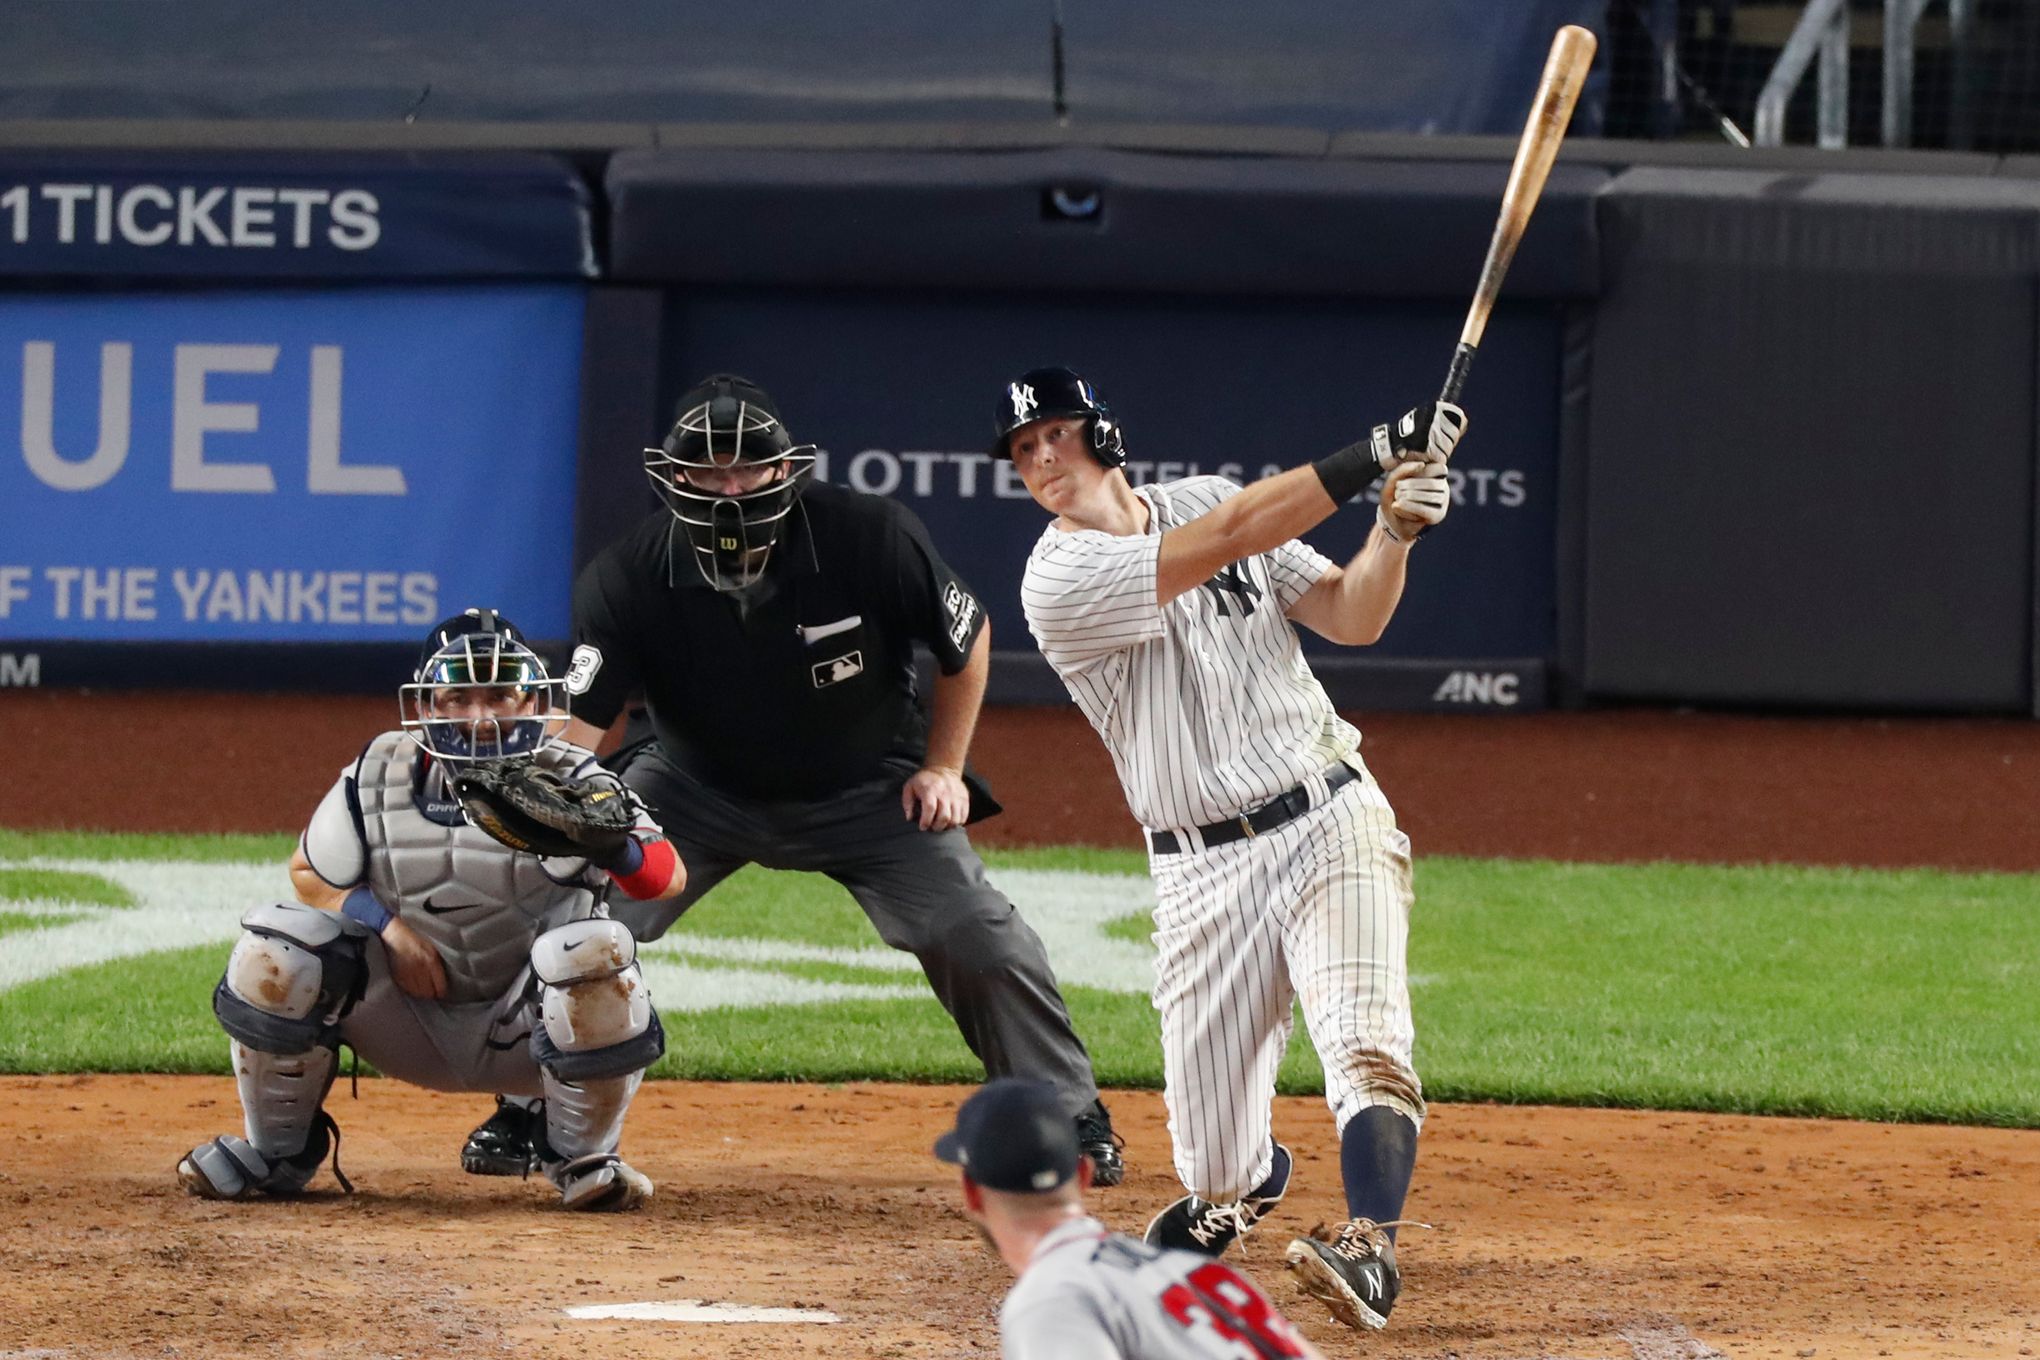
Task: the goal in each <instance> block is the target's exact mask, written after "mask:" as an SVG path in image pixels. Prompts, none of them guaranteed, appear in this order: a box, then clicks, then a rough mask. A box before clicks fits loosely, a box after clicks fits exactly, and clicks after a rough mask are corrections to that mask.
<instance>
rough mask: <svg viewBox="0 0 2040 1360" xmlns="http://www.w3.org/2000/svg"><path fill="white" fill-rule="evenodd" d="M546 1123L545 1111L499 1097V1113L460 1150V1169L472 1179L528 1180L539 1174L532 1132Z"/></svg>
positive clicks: (479, 1128) (536, 1151) (490, 1118)
mask: <svg viewBox="0 0 2040 1360" xmlns="http://www.w3.org/2000/svg"><path fill="white" fill-rule="evenodd" d="M544 1122H545V1112H544V1110H543V1108H540V1109H537V1110H527V1109H525V1108H524V1107H523V1106H522V1105H518V1104H514V1103H513V1102H511V1101H508V1100H505V1099H504V1098H503V1097H502V1096H497V1097H496V1112H495V1113H494V1114H492V1115H490V1116H489V1117H488V1118H487V1119H485V1120H483V1121H482V1122H481V1124H480V1125H478V1126H477V1127H476V1128H475V1131H474V1132H473V1133H471V1134H469V1135H468V1136H467V1142H466V1143H465V1144H464V1145H463V1146H462V1147H461V1150H460V1169H461V1170H463V1171H465V1172H467V1173H468V1175H470V1176H528V1175H530V1174H531V1173H532V1172H534V1171H536V1170H538V1150H537V1148H536V1147H535V1146H534V1140H533V1138H532V1131H533V1129H534V1128H536V1127H538V1126H540V1125H542V1124H543V1123H544Z"/></svg>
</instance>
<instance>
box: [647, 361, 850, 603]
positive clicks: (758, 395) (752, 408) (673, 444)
mask: <svg viewBox="0 0 2040 1360" xmlns="http://www.w3.org/2000/svg"><path fill="white" fill-rule="evenodd" d="M814 465H815V446H814V445H812V444H795V443H794V442H793V439H792V437H791V436H790V435H788V434H787V432H786V426H785V425H784V424H783V423H782V422H781V421H780V419H779V412H778V410H777V409H776V408H775V407H774V406H773V404H772V398H771V397H770V396H769V395H768V394H767V393H766V391H765V389H764V388H762V387H759V386H758V385H757V384H756V383H754V382H751V381H750V380H748V379H745V378H739V377H737V376H735V375H734V374H729V373H718V374H716V375H715V376H713V377H710V378H704V379H702V380H701V381H700V382H699V383H697V384H695V386H694V387H693V389H692V390H690V391H689V392H688V393H687V395H685V396H683V397H682V398H680V418H679V419H678V420H676V421H675V422H674V423H673V429H672V432H671V433H670V434H668V435H667V436H666V439H665V442H664V443H662V444H660V445H659V447H657V448H655V449H646V450H645V472H646V474H647V475H648V476H650V477H651V479H652V486H653V488H654V489H655V490H656V491H657V492H658V493H659V500H660V501H661V502H663V503H664V505H665V507H666V509H667V510H668V511H669V512H671V514H672V516H673V518H674V519H675V520H677V521H679V525H680V528H681V529H682V530H683V531H685V533H686V535H687V542H688V544H689V546H690V547H692V548H693V550H694V551H693V557H694V564H695V566H697V567H698V568H700V570H701V574H702V576H703V578H704V579H706V580H707V582H708V583H709V584H710V585H712V586H714V587H715V588H716V589H717V590H741V589H742V588H743V587H745V586H748V585H750V584H751V583H752V582H753V581H756V580H757V579H758V578H759V577H760V576H761V575H763V574H764V572H765V565H766V563H767V562H768V561H769V560H770V559H771V556H772V549H773V546H774V545H775V544H777V543H778V542H779V535H780V532H781V530H783V529H784V528H785V525H786V519H787V516H789V515H791V514H792V513H793V507H794V502H795V501H797V500H799V499H800V489H801V484H802V483H803V482H804V481H805V480H806V478H807V476H808V474H809V473H810V472H812V471H813V470H814Z"/></svg>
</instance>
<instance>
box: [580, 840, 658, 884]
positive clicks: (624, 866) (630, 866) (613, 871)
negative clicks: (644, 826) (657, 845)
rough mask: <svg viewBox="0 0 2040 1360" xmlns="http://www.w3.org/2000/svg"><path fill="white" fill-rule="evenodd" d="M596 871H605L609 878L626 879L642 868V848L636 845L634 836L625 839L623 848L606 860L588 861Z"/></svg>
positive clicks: (643, 860) (643, 855)
mask: <svg viewBox="0 0 2040 1360" xmlns="http://www.w3.org/2000/svg"><path fill="white" fill-rule="evenodd" d="M588 862H589V863H590V864H592V865H594V866H595V867H596V868H598V869H602V870H606V871H607V872H608V874H609V876H610V877H611V878H626V877H628V876H630V875H631V874H634V873H636V872H637V871H638V870H639V869H640V868H642V867H643V866H644V862H645V852H644V847H643V846H641V845H639V844H638V843H637V838H636V837H635V836H631V837H626V838H625V840H624V842H623V846H622V848H621V849H619V850H618V851H617V852H616V853H615V854H613V855H611V856H609V858H607V859H591V860H589V861H588Z"/></svg>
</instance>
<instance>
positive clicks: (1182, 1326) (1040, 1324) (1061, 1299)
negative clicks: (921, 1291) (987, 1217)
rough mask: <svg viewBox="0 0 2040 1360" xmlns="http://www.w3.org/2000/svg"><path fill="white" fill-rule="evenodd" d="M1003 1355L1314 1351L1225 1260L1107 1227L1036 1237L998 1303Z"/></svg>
mask: <svg viewBox="0 0 2040 1360" xmlns="http://www.w3.org/2000/svg"><path fill="white" fill-rule="evenodd" d="M999 1344H1000V1348H1001V1351H1002V1353H1003V1354H1004V1356H1005V1360H1278V1358H1280V1357H1303V1356H1310V1355H1313V1354H1314V1352H1313V1351H1312V1350H1311V1348H1310V1347H1309V1346H1308V1344H1307V1343H1306V1342H1305V1341H1304V1340H1303V1338H1302V1336H1301V1335H1299V1334H1298V1332H1297V1330H1296V1328H1295V1326H1294V1325H1293V1324H1292V1323H1291V1322H1290V1321H1289V1319H1287V1318H1285V1317H1283V1316H1282V1314H1281V1313H1279V1312H1277V1311H1276V1309H1275V1305H1274V1304H1272V1303H1270V1302H1269V1301H1268V1298H1267V1296H1266V1295H1265V1294H1263V1293H1262V1292H1261V1291H1260V1290H1259V1289H1258V1288H1256V1287H1255V1285H1254V1284H1253V1282H1252V1281H1250V1280H1248V1279H1246V1278H1245V1277H1244V1276H1242V1275H1241V1274H1240V1273H1239V1272H1238V1271H1236V1270H1234V1269H1233V1268H1232V1267H1231V1266H1229V1265H1226V1264H1225V1263H1224V1262H1222V1261H1214V1260H1212V1259H1211V1258H1210V1257H1206V1256H1196V1255H1192V1254H1191V1253H1189V1252H1187V1251H1163V1250H1161V1249H1159V1248H1156V1247H1150V1246H1148V1245H1146V1244H1145V1243H1143V1242H1138V1241H1136V1240H1134V1239H1133V1238H1131V1237H1125V1236H1122V1235H1120V1234H1118V1233H1113V1232H1108V1231H1107V1230H1106V1228H1105V1226H1104V1225H1103V1224H1101V1223H1099V1222H1098V1221H1097V1220H1096V1219H1092V1218H1086V1219H1077V1220H1074V1221H1072V1222H1069V1223H1066V1224H1064V1225H1063V1226H1061V1227H1059V1228H1057V1229H1056V1230H1055V1231H1054V1232H1052V1233H1050V1234H1049V1235H1048V1236H1047V1237H1045V1238H1043V1239H1042V1240H1041V1244H1040V1245H1039V1246H1038V1247H1037V1248H1036V1249H1035V1252H1034V1257H1033V1259H1032V1260H1031V1261H1030V1262H1029V1263H1028V1266H1027V1273H1026V1274H1025V1275H1023V1276H1022V1277H1021V1278H1020V1282H1019V1283H1018V1284H1017V1285H1015V1286H1014V1287H1013V1292H1012V1293H1010V1294H1008V1295H1007V1296H1006V1302H1005V1305H1004V1306H1003V1307H1001V1308H1000V1310H999Z"/></svg>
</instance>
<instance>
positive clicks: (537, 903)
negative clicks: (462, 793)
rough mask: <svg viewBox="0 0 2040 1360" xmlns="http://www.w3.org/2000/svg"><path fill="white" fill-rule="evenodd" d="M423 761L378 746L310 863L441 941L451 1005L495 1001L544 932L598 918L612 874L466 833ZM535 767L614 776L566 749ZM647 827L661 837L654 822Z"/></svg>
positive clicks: (319, 816) (353, 772)
mask: <svg viewBox="0 0 2040 1360" xmlns="http://www.w3.org/2000/svg"><path fill="white" fill-rule="evenodd" d="M421 757H422V753H421V752H420V751H419V750H418V747H417V745H416V744H415V743H414V742H412V741H411V739H410V738H409V737H408V736H407V735H405V734H404V733H402V732H385V733H383V734H382V735H381V736H379V737H377V738H376V739H375V740H374V741H371V742H370V743H369V744H368V747H367V749H366V750H364V751H363V752H362V753H361V757H360V759H358V760H357V761H356V762H355V763H354V764H353V765H352V766H350V767H349V768H348V769H346V770H344V771H342V773H341V776H340V778H339V780H338V781H337V782H336V783H335V784H334V786H333V788H332V789H331V790H330V791H328V792H327V794H326V797H325V799H324V800H323V801H322V802H320V804H319V807H318V810H317V811H315V812H314V813H313V814H312V820H311V822H310V823H309V824H308V825H307V826H306V828H305V832H304V840H303V847H304V852H305V859H306V860H307V861H308V862H309V863H310V864H311V866H312V868H313V869H314V870H315V871H316V872H317V873H318V875H319V876H320V877H321V878H323V879H325V880H326V881H327V882H328V883H331V884H332V885H333V886H335V887H338V888H347V887H352V886H354V885H355V884H357V883H361V882H364V881H366V882H367V883H368V885H369V886H370V887H371V888H372V889H374V891H375V895H376V897H377V899H378V900H380V901H381V902H382V904H383V905H384V906H386V907H388V908H389V909H390V911H391V912H393V913H395V914H396V915H397V916H400V917H402V918H403V921H404V924H405V925H407V926H409V927H411V929H413V930H415V931H417V932H418V933H419V934H420V935H422V936H424V937H425V938H426V939H427V940H429V941H431V942H432V944H433V945H434V946H435V947H436V948H437V949H438V951H439V956H440V959H441V961H442V962H443V963H444V964H445V967H446V988H447V990H446V996H445V998H444V999H445V1000H446V1001H447V1002H448V1003H450V1004H457V1003H461V1002H474V1001H494V1000H496V999H498V998H499V997H501V996H503V995H504V993H505V992H506V991H507V990H508V989H509V988H511V987H512V986H514V985H517V984H518V983H519V982H521V980H522V978H523V975H524V971H525V967H526V965H527V964H528V963H529V962H530V958H531V942H532V940H533V939H534V938H535V937H537V936H538V935H539V934H540V933H541V932H542V931H545V930H547V929H550V928H551V927H553V926H557V925H563V924H565V923H566V922H568V921H579V920H583V919H585V918H587V917H589V916H592V915H596V914H598V909H599V908H598V904H599V898H598V896H597V894H598V892H599V891H600V889H601V888H602V886H603V885H604V884H605V883H606V882H607V881H608V879H607V875H605V874H603V873H602V872H601V871H600V870H596V869H592V868H590V867H589V865H588V863H587V861H585V860H579V859H546V860H541V859H539V858H537V857H535V856H532V855H524V854H514V853H511V852H509V851H507V850H506V849H505V848H504V847H503V846H502V845H501V844H499V843H498V842H496V841H495V840H493V839H491V838H490V837H489V835H488V834H487V833H486V832H483V831H481V830H479V829H477V828H475V827H473V826H470V825H468V823H467V820H466V819H465V818H464V817H463V816H462V815H461V812H460V807H459V804H457V803H455V802H453V801H452V798H451V795H450V794H447V793H445V792H444V790H442V789H438V788H437V787H436V783H435V782H434V781H426V786H425V787H423V788H421V787H420V781H419V779H418V761H419V760H420V759H421ZM533 759H535V760H537V761H539V762H540V763H541V764H543V765H544V766H546V767H547V768H548V769H552V770H555V771H558V772H559V773H561V774H563V775H569V776H571V777H573V778H576V779H587V778H591V777H593V778H599V779H611V780H613V776H611V775H609V774H608V772H607V771H604V770H602V769H601V767H599V766H597V765H596V764H595V758H594V757H593V756H592V755H590V754H589V753H588V752H586V751H584V750H582V749H580V748H579V747H577V746H567V745H564V744H558V743H556V744H554V745H552V746H548V747H547V748H545V749H544V750H542V751H540V752H539V753H538V754H537V755H535V756H534V757H533ZM619 787H620V786H619ZM435 792H437V793H439V795H440V796H439V797H437V798H435V797H433V796H432V795H433V794H434V793H435ZM641 829H648V830H654V831H655V830H656V828H653V827H652V824H651V823H650V821H649V820H646V821H644V823H643V825H642V827H641Z"/></svg>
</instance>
